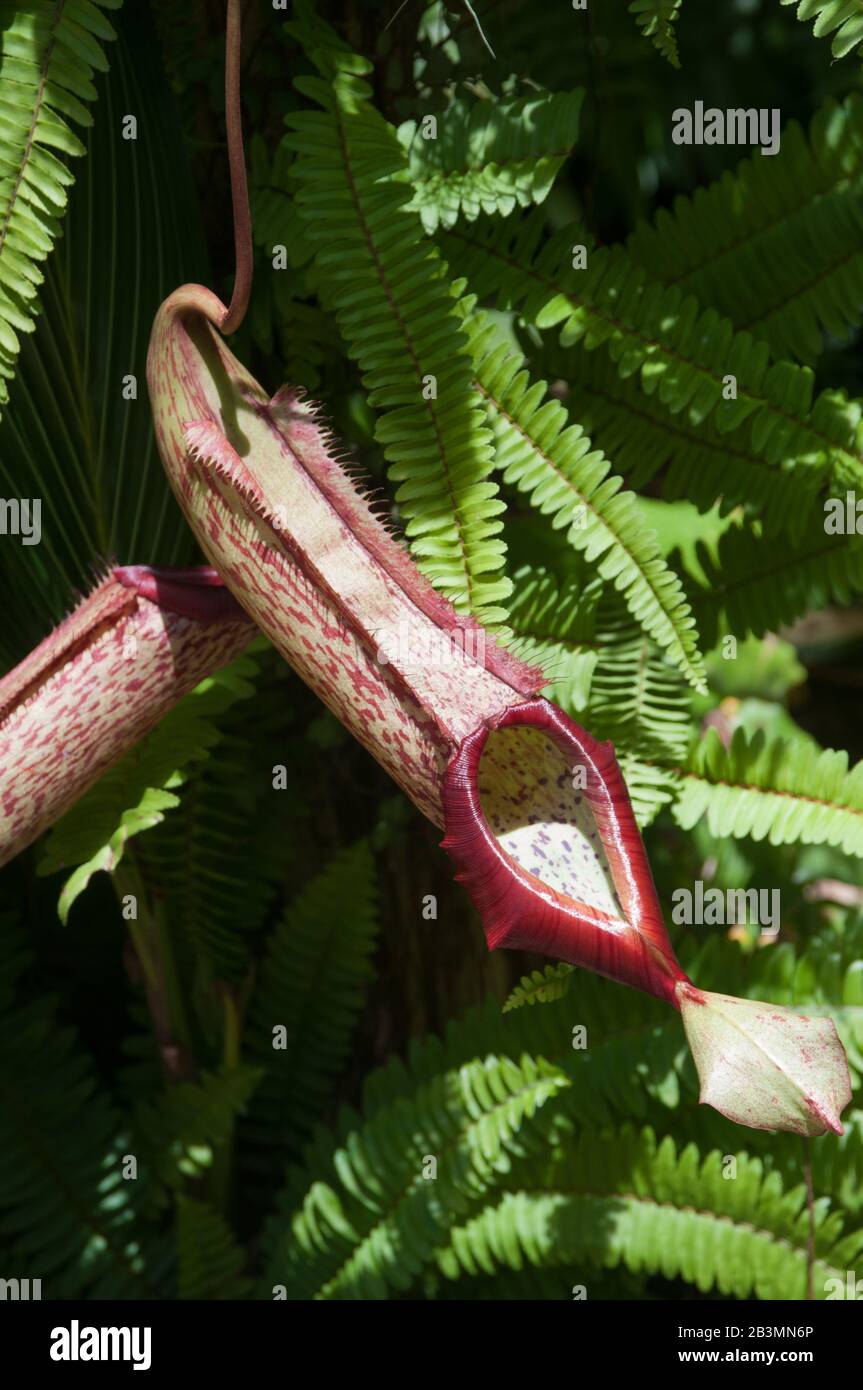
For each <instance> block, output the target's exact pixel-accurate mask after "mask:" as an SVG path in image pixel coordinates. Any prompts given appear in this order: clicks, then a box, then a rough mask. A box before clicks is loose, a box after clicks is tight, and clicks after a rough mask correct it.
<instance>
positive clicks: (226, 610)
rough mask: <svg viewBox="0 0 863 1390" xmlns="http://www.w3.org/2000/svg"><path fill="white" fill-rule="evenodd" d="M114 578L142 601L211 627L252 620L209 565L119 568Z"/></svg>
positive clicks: (125, 566)
mask: <svg viewBox="0 0 863 1390" xmlns="http://www.w3.org/2000/svg"><path fill="white" fill-rule="evenodd" d="M111 573H112V576H113V578H114V579H116V580H118V582H119V583H120V584H122V585H123V586H124V587H125V588H127V589H133V590H134V591H135V593H136V594H140V596H141V597H142V598H146V599H149V600H150V602H151V603H156V604H158V606H159V607H160V608H163V609H164V610H165V611H166V612H167V613H176V614H178V615H179V616H180V617H183V618H194V619H195V620H196V621H197V622H200V623H204V624H209V623H217V622H224V621H226V620H227V619H228V618H237V619H238V620H240V619H242V620H245V621H247V622H248V621H250V620H249V619H248V618H247V615H246V613H245V610H244V609H243V608H241V607H240V605H239V603H238V602H237V600H236V599H235V598H234V596H233V594H232V593H231V591H230V589H227V588H226V587H225V584H224V581H223V580H222V577H221V575H220V574H219V573H218V571H217V570H215V569H213V568H212V566H210V565H198V566H181V565H177V566H175V567H173V568H172V567H171V566H164V567H162V568H160V569H156V568H153V567H152V566H150V565H118V566H117V567H116V568H115V569H113V570H112V571H111Z"/></svg>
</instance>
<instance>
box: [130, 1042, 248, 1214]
mask: <svg viewBox="0 0 863 1390" xmlns="http://www.w3.org/2000/svg"><path fill="white" fill-rule="evenodd" d="M261 1076H262V1072H261V1070H260V1068H258V1067H252V1066H245V1065H243V1066H234V1067H222V1068H220V1069H219V1071H217V1072H203V1073H202V1074H201V1076H200V1077H199V1078H198V1080H197V1081H182V1082H178V1083H176V1084H172V1085H171V1086H170V1087H168V1088H167V1089H166V1090H163V1091H161V1092H160V1093H159V1094H158V1095H157V1096H156V1097H148V1098H147V1099H146V1100H143V1101H141V1102H140V1103H139V1104H138V1105H137V1106H136V1107H135V1111H134V1125H135V1129H136V1132H137V1134H138V1136H139V1144H140V1147H141V1149H142V1151H143V1152H144V1153H145V1154H146V1155H147V1157H148V1160H149V1163H150V1165H151V1167H152V1171H153V1172H154V1173H155V1174H156V1175H157V1176H158V1178H159V1181H160V1182H163V1183H164V1184H165V1186H166V1187H170V1188H174V1189H176V1190H180V1189H181V1188H182V1186H183V1184H184V1183H185V1181H186V1180H187V1179H197V1178H201V1177H203V1176H204V1175H206V1173H207V1171H208V1170H209V1169H210V1168H211V1167H212V1163H213V1154H214V1150H216V1149H217V1148H219V1147H220V1146H222V1145H223V1144H224V1143H225V1142H226V1141H227V1140H228V1139H229V1138H230V1136H231V1134H232V1132H233V1127H234V1123H235V1121H236V1119H237V1116H238V1115H241V1114H243V1112H244V1111H245V1110H246V1108H247V1106H248V1104H249V1100H250V1098H251V1096H252V1094H253V1093H254V1091H255V1088H256V1087H257V1085H258V1083H259V1081H260V1079H261Z"/></svg>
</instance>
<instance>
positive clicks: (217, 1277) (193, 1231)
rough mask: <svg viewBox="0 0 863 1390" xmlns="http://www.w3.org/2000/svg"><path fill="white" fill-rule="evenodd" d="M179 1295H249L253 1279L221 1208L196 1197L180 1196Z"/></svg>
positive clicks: (211, 1297)
mask: <svg viewBox="0 0 863 1390" xmlns="http://www.w3.org/2000/svg"><path fill="white" fill-rule="evenodd" d="M177 1254H178V1264H179V1270H178V1289H177V1296H178V1298H181V1299H186V1298H206V1299H228V1298H229V1299H237V1298H246V1297H247V1296H248V1294H249V1292H250V1290H251V1287H252V1283H251V1280H250V1279H246V1278H244V1277H243V1274H242V1271H243V1267H244V1265H245V1262H246V1257H245V1255H244V1253H243V1251H242V1250H241V1249H240V1248H239V1246H238V1245H237V1243H236V1241H235V1239H234V1235H233V1233H232V1231H231V1229H230V1227H229V1226H228V1225H227V1224H226V1222H225V1221H224V1220H223V1218H222V1217H221V1216H220V1215H219V1213H218V1212H215V1211H213V1210H212V1208H210V1207H208V1206H207V1205H206V1204H205V1203H204V1202H199V1201H197V1200H196V1199H194V1198H192V1197H184V1196H183V1195H182V1194H178V1196H177Z"/></svg>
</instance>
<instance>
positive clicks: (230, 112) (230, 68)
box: [220, 0, 253, 333]
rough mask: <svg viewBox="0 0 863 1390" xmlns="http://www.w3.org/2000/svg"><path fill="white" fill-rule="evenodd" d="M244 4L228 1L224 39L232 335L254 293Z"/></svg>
mask: <svg viewBox="0 0 863 1390" xmlns="http://www.w3.org/2000/svg"><path fill="white" fill-rule="evenodd" d="M240 6H241V0H228V18H227V32H226V35H225V126H226V129H227V133H228V164H229V166H230V170H231V203H232V205H233V209H234V253H235V256H236V274H235V277H234V292H233V294H232V295H231V303H230V305H229V307H228V312H227V313H226V314H225V317H224V318H223V320H222V322H221V324H220V328H221V331H222V332H223V333H233V332H234V331H235V330H236V329H238V328H239V326H240V324H241V323H242V322H243V319H244V318H245V317H246V310H247V308H248V307H249V295H250V293H251V289H252V260H253V256H252V218H251V214H250V212H249V188H248V184H247V181H246V160H245V156H244V154H243V117H242V111H241V109H240V56H241V50H242V32H241V8H240Z"/></svg>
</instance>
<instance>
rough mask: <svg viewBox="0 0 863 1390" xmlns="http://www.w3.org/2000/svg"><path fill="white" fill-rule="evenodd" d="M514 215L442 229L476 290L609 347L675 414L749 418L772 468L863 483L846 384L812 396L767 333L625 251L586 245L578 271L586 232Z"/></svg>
mask: <svg viewBox="0 0 863 1390" xmlns="http://www.w3.org/2000/svg"><path fill="white" fill-rule="evenodd" d="M513 220H514V219H509V221H508V222H506V223H504V224H503V227H502V229H501V228H500V227H499V226H497V225H495V224H494V223H493V222H492V225H491V226H490V227H489V226H488V224H487V223H485V222H483V221H479V222H477V223H476V224H474V226H472V227H469V228H466V227H464V228H463V227H461V226H458V227H455V228H453V229H452V230H451V231H449V232H445V233H441V234H440V237H439V240H440V244H441V245H442V247H443V250H444V254H445V255H447V256H448V257H449V258H451V259H452V260H453V261H454V262H456V263H457V264H458V265H459V269H460V270H463V271H464V273H465V274H466V276H467V279H468V281H469V283H470V285H471V288H472V289H473V290H474V291H475V292H476V293H477V294H478V295H479V296H480V297H482V295H484V294H495V295H497V299H498V303H499V304H500V305H502V306H505V307H507V308H511V309H518V311H519V312H520V314H521V316H522V318H523V319H524V320H525V322H527V323H530V324H532V325H533V326H534V327H536V328H538V329H540V330H550V329H555V330H557V332H558V334H559V338H560V343H561V346H562V347H564V348H567V347H571V346H572V345H573V344H575V343H581V344H583V346H584V348H585V349H587V351H593V350H594V349H595V348H597V347H599V346H601V345H603V344H604V345H606V348H607V351H608V353H609V355H610V357H611V359H612V361H613V362H614V363H615V365H616V367H617V370H618V372H619V373H620V375H621V376H623V377H632V378H633V380H638V381H640V384H641V388H642V390H643V391H644V392H645V393H646V394H647V395H648V396H652V395H654V394H655V395H656V398H657V400H658V401H659V402H660V404H661V405H662V406H664V407H665V409H666V410H668V411H669V412H670V413H671V414H672V415H679V414H683V413H684V412H685V416H684V418H685V419H686V420H687V421H688V423H689V424H691V425H694V426H700V425H701V424H702V423H703V422H704V421H705V420H708V419H712V420H713V421H714V422H715V424H716V427H717V429H718V430H719V431H720V433H723V434H727V433H730V432H731V431H732V430H734V429H737V428H738V427H740V426H742V425H743V424H744V423H745V424H746V426H747V429H746V435H747V437H748V439H749V442H750V444H751V447H752V449H753V451H754V452H755V453H756V454H757V455H758V456H759V457H760V458H763V459H764V460H765V461H766V462H767V463H768V464H770V465H771V466H772V467H775V468H778V467H779V466H780V465H781V466H783V467H785V468H791V467H795V468H797V469H798V470H799V471H804V470H809V469H815V470H816V471H817V473H818V477H819V482H820V481H823V479H824V477H825V476H826V475H829V477H830V478H831V479H832V481H833V482H835V483H836V484H837V485H840V486H841V485H845V484H847V485H848V486H854V485H855V483H857V484H860V483H861V482H863V458H861V455H860V449H859V443H858V438H857V435H858V426H859V423H860V418H861V408H860V405H859V404H858V403H856V402H854V401H849V400H848V398H847V396H846V395H845V393H844V392H841V391H830V390H825V391H822V392H821V393H820V394H819V395H818V396H817V397H815V396H814V376H813V373H812V371H811V370H810V369H809V368H808V367H801V366H797V365H796V364H794V363H791V362H776V363H774V364H773V365H772V366H771V365H770V361H769V358H770V353H769V349H768V346H767V344H766V343H764V342H763V341H760V340H758V339H755V338H753V337H752V336H751V335H750V334H748V333H737V332H735V330H734V328H733V325H732V324H731V323H730V322H729V321H728V320H727V319H723V318H721V317H720V315H719V314H718V313H717V312H716V310H715V309H706V310H701V309H700V308H699V305H698V303H697V301H696V300H695V299H694V298H693V297H692V296H691V295H688V296H687V295H684V294H683V292H682V291H681V290H680V289H678V288H677V286H670V287H666V286H663V285H661V284H660V283H658V282H657V281H655V280H652V279H651V278H650V277H649V276H648V275H647V274H646V273H645V271H644V270H643V269H642V268H641V266H638V265H636V264H635V262H634V261H633V260H632V259H631V258H630V257H628V256H627V254H626V253H625V252H624V251H623V250H621V249H619V248H610V249H600V250H596V249H593V250H590V251H589V258H588V263H587V268H586V269H584V270H577V269H573V248H574V247H575V246H577V245H582V246H583V245H587V243H588V241H589V238H587V237H586V235H585V234H583V233H580V232H579V230H578V229H577V228H575V229H574V228H568V229H566V230H565V231H563V232H560V233H557V234H555V236H553V237H552V238H551V239H550V240H549V241H548V243H547V244H546V245H544V246H541V247H540V240H541V235H542V227H541V225H540V224H539V223H538V222H537V221H536V219H535V216H534V215H529V216H528V217H527V218H524V219H520V225H519V224H516V226H515V227H514V228H511V227H510V223H511V222H513ZM538 248H539V249H538ZM567 375H569V373H567ZM730 378H733V386H734V391H735V392H736V395H734V397H733V398H732V397H731V396H728V394H727V393H728V391H730V390H731V386H732V383H731V382H730V381H729V379H730Z"/></svg>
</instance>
